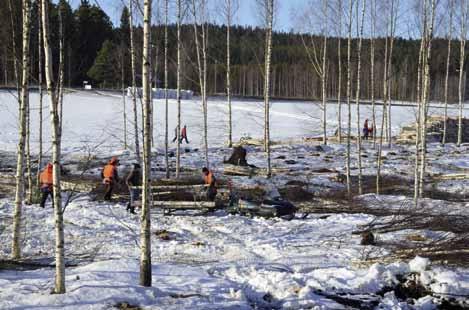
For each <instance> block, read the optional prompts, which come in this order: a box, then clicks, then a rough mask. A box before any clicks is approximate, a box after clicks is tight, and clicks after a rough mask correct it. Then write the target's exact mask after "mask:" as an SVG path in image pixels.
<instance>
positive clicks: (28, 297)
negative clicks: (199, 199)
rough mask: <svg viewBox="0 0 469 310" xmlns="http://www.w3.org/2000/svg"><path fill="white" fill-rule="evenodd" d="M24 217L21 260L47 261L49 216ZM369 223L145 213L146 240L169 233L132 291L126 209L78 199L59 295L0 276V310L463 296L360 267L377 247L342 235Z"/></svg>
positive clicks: (429, 272)
mask: <svg viewBox="0 0 469 310" xmlns="http://www.w3.org/2000/svg"><path fill="white" fill-rule="evenodd" d="M0 203H1V205H2V206H1V208H0V218H5V217H8V216H9V215H11V214H12V206H11V203H10V202H9V201H6V200H3V201H0ZM24 218H25V221H26V225H25V232H26V235H25V236H24V239H23V246H24V247H23V249H24V255H25V256H27V257H38V256H42V257H51V255H52V253H53V249H54V248H53V247H54V235H53V234H54V229H53V228H54V221H53V218H52V209H51V208H50V207H49V208H46V209H45V210H43V209H39V208H37V206H31V207H27V208H26V209H25V214H24ZM373 218H374V217H373V216H371V215H365V214H354V215H351V214H331V215H328V216H323V215H317V216H310V217H308V218H307V219H302V220H300V219H298V220H292V221H284V220H280V219H261V218H253V219H250V218H246V217H242V216H236V215H235V216H233V215H226V214H224V213H218V214H213V215H210V216H184V215H181V216H163V215H162V214H160V213H153V214H152V220H153V224H152V231H153V232H156V231H159V230H165V231H167V232H168V234H169V240H161V239H160V238H158V237H157V236H156V235H155V234H153V236H152V238H153V239H152V248H153V253H152V260H153V281H154V282H153V283H154V284H153V288H148V289H146V288H142V287H139V286H138V285H137V284H138V260H137V258H138V251H139V248H138V243H139V242H138V240H139V236H138V232H139V224H138V222H139V221H138V217H137V216H136V215H132V216H129V215H128V214H127V213H126V211H125V207H124V205H121V204H103V203H101V204H99V205H97V204H96V203H95V202H91V201H89V200H88V199H87V198H84V199H81V200H77V201H74V202H73V203H72V204H71V205H69V206H68V207H67V210H66V212H65V223H66V226H65V227H66V228H65V238H66V253H67V259H68V261H69V263H70V264H79V266H78V267H70V268H68V269H67V278H66V282H67V283H66V284H67V293H66V294H65V295H63V296H61V295H50V291H51V290H52V288H53V268H50V269H47V268H46V269H38V270H30V271H1V272H0V286H1V288H2V289H1V290H0V309H31V308H36V307H39V308H42V309H51V308H61V309H109V308H110V307H111V306H113V305H116V304H117V303H118V302H128V303H130V304H134V305H140V306H148V307H150V308H151V309H251V306H252V305H254V304H255V305H257V306H258V307H259V308H261V309H272V308H285V309H305V308H313V307H318V308H317V309H343V308H344V307H343V306H342V305H340V304H338V303H336V302H334V301H333V300H331V299H329V298H326V297H325V296H322V295H321V292H326V293H328V294H336V295H337V294H339V293H340V294H344V293H348V294H350V295H349V296H355V297H356V296H357V295H359V294H362V295H369V296H375V295H374V294H375V293H378V292H384V291H385V288H386V287H390V286H393V285H394V284H396V283H397V282H398V281H397V278H396V277H397V276H399V275H403V274H406V273H408V272H410V271H415V272H417V273H418V274H420V275H421V277H422V278H423V279H424V281H426V283H427V284H429V285H430V287H431V289H432V291H433V292H435V293H441V294H446V293H450V294H459V295H467V294H469V271H468V270H454V269H453V270H450V269H445V268H441V267H433V268H431V267H430V266H429V263H430V262H429V261H428V260H425V259H421V258H416V259H414V260H412V261H410V262H408V263H406V262H396V263H392V264H387V265H386V264H372V265H368V266H367V265H364V264H361V265H360V264H359V263H360V262H363V260H364V259H365V258H368V259H369V258H373V257H374V256H382V255H384V254H386V253H384V252H385V250H383V249H381V248H380V247H375V246H362V245H360V237H359V236H356V235H351V233H350V232H351V231H353V230H354V229H356V228H357V226H358V225H361V224H366V223H368V222H370V221H371V220H373ZM3 229H5V231H4V232H3V233H2V246H1V247H0V253H1V254H0V256H7V255H8V254H9V247H8V245H9V244H10V241H11V240H10V231H9V227H3ZM388 238H392V236H388ZM318 290H321V292H320V291H318ZM378 300H379V302H378V303H379V304H380V306H382V308H381V309H407V304H406V303H404V302H402V301H398V300H397V299H396V298H395V296H394V295H393V293H387V294H386V295H384V297H383V298H379V299H378ZM432 305H433V303H432V299H431V298H422V299H419V300H418V301H416V304H415V306H416V308H417V309H420V308H421V309H434V305H433V306H432ZM424 306H425V307H424Z"/></svg>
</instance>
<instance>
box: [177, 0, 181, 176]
mask: <svg viewBox="0 0 469 310" xmlns="http://www.w3.org/2000/svg"><path fill="white" fill-rule="evenodd" d="M181 23H182V3H181V0H177V41H178V42H177V73H176V76H177V90H176V93H177V94H176V96H177V106H178V108H177V109H178V112H177V127H176V138H177V141H176V178H179V174H180V169H181V168H180V167H181V145H180V143H179V140H180V139H181V48H182V46H181V45H182V42H181V40H182V38H181Z"/></svg>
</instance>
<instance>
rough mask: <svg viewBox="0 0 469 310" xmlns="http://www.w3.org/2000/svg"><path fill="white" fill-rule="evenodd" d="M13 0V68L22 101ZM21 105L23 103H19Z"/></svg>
mask: <svg viewBox="0 0 469 310" xmlns="http://www.w3.org/2000/svg"><path fill="white" fill-rule="evenodd" d="M11 1H12V0H8V8H9V11H10V25H11V38H12V47H13V70H14V74H15V83H16V93H17V95H18V103H19V101H20V99H19V98H20V96H21V94H20V91H21V90H20V66H19V60H18V56H17V55H19V53H18V48H17V46H16V23H15V20H14V17H15V16H16V12H14V11H13V5H12V2H11ZM19 105H21V104H19Z"/></svg>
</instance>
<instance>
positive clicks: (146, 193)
mask: <svg viewBox="0 0 469 310" xmlns="http://www.w3.org/2000/svg"><path fill="white" fill-rule="evenodd" d="M143 5H144V15H143V60H142V63H143V65H142V84H143V85H142V86H143V90H142V91H143V105H144V107H143V119H144V122H143V132H144V140H143V182H142V183H143V190H142V214H141V230H140V246H141V253H140V285H142V286H151V282H152V279H151V222H150V207H151V197H150V196H151V140H152V139H151V137H152V130H151V120H152V117H151V114H152V102H151V68H150V57H151V55H150V46H151V5H152V1H151V0H145V1H144V4H143Z"/></svg>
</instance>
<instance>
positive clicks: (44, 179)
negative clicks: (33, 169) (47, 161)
mask: <svg viewBox="0 0 469 310" xmlns="http://www.w3.org/2000/svg"><path fill="white" fill-rule="evenodd" d="M39 180H40V182H41V187H42V188H44V187H51V186H52V184H53V183H54V181H53V174H52V166H51V165H50V166H49V165H48V166H47V167H46V168H45V169H44V170H43V171H42V172H41V174H40V175H39Z"/></svg>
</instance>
